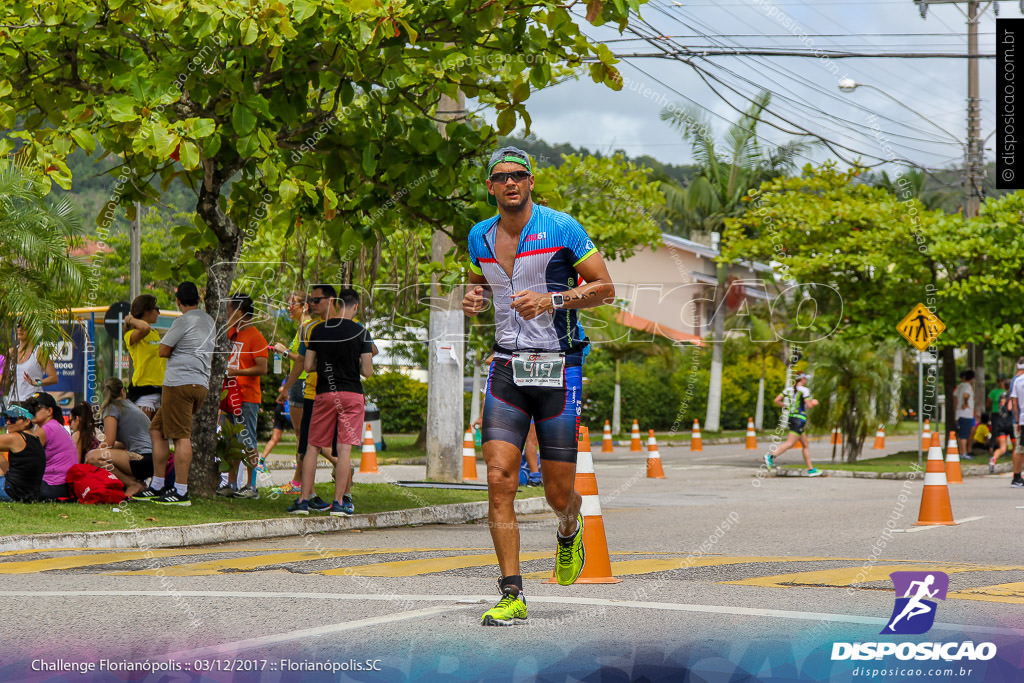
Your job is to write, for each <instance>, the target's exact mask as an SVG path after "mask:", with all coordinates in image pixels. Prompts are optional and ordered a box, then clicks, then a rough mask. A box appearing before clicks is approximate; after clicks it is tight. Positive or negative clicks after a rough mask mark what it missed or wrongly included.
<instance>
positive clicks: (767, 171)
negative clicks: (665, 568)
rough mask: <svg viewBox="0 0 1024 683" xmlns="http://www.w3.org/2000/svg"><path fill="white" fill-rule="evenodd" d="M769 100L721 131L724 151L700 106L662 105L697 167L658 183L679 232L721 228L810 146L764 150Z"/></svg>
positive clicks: (717, 356) (721, 330) (715, 414)
mask: <svg viewBox="0 0 1024 683" xmlns="http://www.w3.org/2000/svg"><path fill="white" fill-rule="evenodd" d="M770 101H771V95H770V93H768V92H762V93H761V94H759V95H758V96H757V97H756V98H754V102H753V103H752V104H751V105H750V109H748V110H747V112H746V113H745V114H744V115H743V116H741V117H740V120H739V121H737V122H736V123H735V124H733V125H732V126H730V127H729V130H728V131H727V132H726V134H725V139H724V142H725V145H724V147H725V149H724V152H722V151H720V150H719V148H718V147H716V145H715V140H714V138H712V137H711V133H710V131H711V126H710V123H709V121H708V119H707V117H706V116H705V114H704V113H703V112H701V111H700V110H698V109H696V108H695V107H689V106H685V105H684V106H682V107H666V108H665V109H662V111H661V119H662V120H663V121H666V122H668V123H669V125H671V126H672V127H673V128H676V129H677V130H678V131H679V133H680V135H682V137H683V139H684V140H687V141H689V142H690V152H691V154H693V158H694V160H696V161H697V163H698V164H700V167H701V170H700V172H699V173H698V174H697V176H696V177H695V178H694V179H693V181H692V182H691V183H690V184H689V186H687V187H686V188H685V189H683V188H680V187H678V186H672V185H670V184H668V183H663V184H662V186H661V187H662V188H663V192H664V193H665V203H666V205H667V206H668V208H669V209H670V210H671V211H672V212H674V214H675V216H676V218H677V222H678V223H679V225H680V229H681V231H682V232H683V233H684V234H686V235H691V234H693V233H695V232H701V233H705V234H706V233H711V232H717V233H720V232H721V231H722V226H723V225H724V222H725V219H726V218H728V217H730V216H736V215H739V214H740V213H742V212H743V211H744V210H745V208H746V207H745V205H744V203H743V201H742V199H743V197H745V196H746V195H747V192H748V191H749V190H751V189H753V188H756V187H759V186H760V185H761V182H762V181H764V180H768V179H769V178H773V177H775V176H778V175H781V174H784V173H789V172H792V171H793V170H794V169H795V168H796V158H797V156H798V155H799V154H801V153H803V151H804V150H806V149H807V148H808V147H809V145H808V144H807V143H803V142H795V141H791V142H787V143H786V144H784V145H780V146H778V147H776V148H775V149H774V150H765V149H764V148H763V147H762V146H761V144H760V143H759V142H758V139H757V124H758V120H759V119H760V117H761V114H762V112H764V110H765V108H766V107H767V106H768V103H769V102H770ZM726 269H727V264H725V263H723V262H721V261H719V262H718V263H717V267H716V271H717V276H718V287H717V289H716V290H715V309H714V310H715V311H719V310H721V308H722V307H721V305H720V304H721V302H722V297H723V296H724V295H725V292H724V290H725V279H726ZM713 324H714V328H713V342H714V343H713V345H712V351H711V375H710V382H709V386H708V408H707V415H706V416H705V420H704V428H705V429H706V430H708V431H718V429H719V428H720V418H721V411H722V340H723V338H724V336H725V322H724V320H723V319H722V316H721V315H715V317H714V321H713Z"/></svg>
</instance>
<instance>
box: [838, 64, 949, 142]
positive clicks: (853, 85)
mask: <svg viewBox="0 0 1024 683" xmlns="http://www.w3.org/2000/svg"><path fill="white" fill-rule="evenodd" d="M857 88H871V89H872V90H877V91H878V92H880V93H882V94H883V95H885V96H886V97H888V98H889V99H890V100H892V101H893V102H895V103H896V104H898V105H900V106H901V107H903V108H904V109H906V110H907V111H909V112H910V113H911V114H915V115H917V116H918V117H920V118H922V119H924V120H925V121H927V122H928V123H930V124H931V125H933V126H935V127H936V128H938V129H939V130H941V131H942V132H943V133H945V134H946V135H948V136H949V137H950V138H951V139H953V140H955V141H956V143H957V144H959V145H960V146H961V147H965V148H966V144H965V143H964V142H963V140H961V139H960V138H958V137H957V136H955V135H953V134H952V133H950V132H949V131H948V130H946V129H945V128H943V127H942V126H940V125H939V124H937V123H935V122H934V121H932V120H931V119H930V118H928V117H927V116H925V115H924V114H922V113H921V112H919V111H917V110H916V109H914V108H913V107H911V106H910V105H908V104H906V103H904V102H902V101H901V100H899V99H897V98H896V97H893V96H892V95H890V94H889V93H887V92H886V91H885V90H882V89H881V88H879V87H877V86H874V85H870V84H868V83H857V82H856V81H853V80H852V79H849V78H844V79H843V80H841V81H839V89H840V90H841V91H843V92H853V91H854V90H856V89H857Z"/></svg>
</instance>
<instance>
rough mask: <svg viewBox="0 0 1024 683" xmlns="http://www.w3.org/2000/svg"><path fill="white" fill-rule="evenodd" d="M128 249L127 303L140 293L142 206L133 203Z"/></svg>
mask: <svg viewBox="0 0 1024 683" xmlns="http://www.w3.org/2000/svg"><path fill="white" fill-rule="evenodd" d="M128 232H129V238H130V240H129V241H130V243H131V246H130V249H129V254H128V301H135V297H137V296H138V295H139V294H141V293H142V204H141V203H139V202H135V220H133V221H132V222H131V225H130V227H129V228H128Z"/></svg>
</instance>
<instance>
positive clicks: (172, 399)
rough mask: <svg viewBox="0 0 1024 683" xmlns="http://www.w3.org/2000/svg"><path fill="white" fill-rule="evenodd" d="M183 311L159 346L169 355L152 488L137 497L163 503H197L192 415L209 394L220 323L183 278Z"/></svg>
mask: <svg viewBox="0 0 1024 683" xmlns="http://www.w3.org/2000/svg"><path fill="white" fill-rule="evenodd" d="M175 299H176V300H177V304H178V309H179V310H180V311H181V313H182V314H181V316H180V317H178V319H177V320H175V321H174V322H173V323H172V324H171V329H169V330H167V334H165V335H164V336H163V339H161V340H160V347H159V349H158V350H157V353H159V355H160V357H161V358H166V359H167V369H166V370H165V372H164V384H163V391H162V393H161V398H160V408H159V409H158V410H157V411H156V415H154V416H153V421H152V422H151V423H150V425H149V435H150V437H151V438H152V440H153V479H152V480H151V482H150V484H149V488H147V489H146V490H144V491H141V492H140V493H137V494H135V496H133V498H136V499H139V500H151V501H153V502H156V503H161V504H163V505H181V506H189V505H192V501H191V500H189V497H188V470H189V467H190V466H191V464H192V416H193V415H195V413H196V411H197V410H199V407H200V406H202V405H203V401H205V400H206V394H207V393H208V392H209V385H210V366H211V365H212V363H213V347H214V343H215V339H214V335H215V332H216V323H215V322H214V320H213V318H211V317H210V315H209V314H207V313H206V311H203V310H200V309H199V289H198V288H197V287H196V284H195V283H194V282H182V283H181V284H180V285H178V289H177V291H176V292H175ZM171 439H173V440H174V474H175V480H176V481H175V482H174V484H173V485H165V482H164V473H165V472H166V470H167V461H168V459H170V457H171V450H170V440H171Z"/></svg>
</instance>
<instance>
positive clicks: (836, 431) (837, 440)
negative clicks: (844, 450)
mask: <svg viewBox="0 0 1024 683" xmlns="http://www.w3.org/2000/svg"><path fill="white" fill-rule="evenodd" d="M829 443H833V444H835V445H837V446H842V445H843V430H842V429H840V428H839V427H833V428H832V441H830V442H829Z"/></svg>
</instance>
